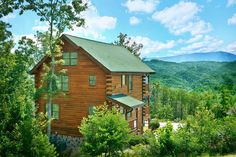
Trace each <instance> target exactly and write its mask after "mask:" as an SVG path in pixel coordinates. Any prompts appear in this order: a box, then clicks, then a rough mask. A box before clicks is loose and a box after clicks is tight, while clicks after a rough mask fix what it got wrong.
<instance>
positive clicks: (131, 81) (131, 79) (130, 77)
mask: <svg viewBox="0 0 236 157" xmlns="http://www.w3.org/2000/svg"><path fill="white" fill-rule="evenodd" d="M128 81H129V86H128V88H129V91H131V90H133V76H132V75H129V77H128Z"/></svg>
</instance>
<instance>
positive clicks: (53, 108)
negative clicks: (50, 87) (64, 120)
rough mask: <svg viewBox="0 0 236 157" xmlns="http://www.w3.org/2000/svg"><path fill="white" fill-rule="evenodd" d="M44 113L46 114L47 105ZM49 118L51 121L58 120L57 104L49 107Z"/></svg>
mask: <svg viewBox="0 0 236 157" xmlns="http://www.w3.org/2000/svg"><path fill="white" fill-rule="evenodd" d="M45 112H48V104H46V106H45ZM51 113H52V114H51V116H52V118H53V119H59V105H58V104H52V105H51Z"/></svg>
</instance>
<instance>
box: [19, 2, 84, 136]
mask: <svg viewBox="0 0 236 157" xmlns="http://www.w3.org/2000/svg"><path fill="white" fill-rule="evenodd" d="M19 8H20V14H23V13H24V12H25V11H28V10H30V11H33V12H35V13H36V14H37V15H38V16H39V18H40V21H43V22H45V23H46V24H48V26H49V27H48V32H45V33H38V34H37V37H38V39H40V40H39V41H40V42H41V45H40V46H42V50H43V51H44V54H45V55H46V57H49V58H50V60H49V65H46V64H45V65H44V71H45V73H44V76H43V85H44V89H45V90H40V92H44V93H45V94H46V96H47V104H48V106H49V107H48V118H49V119H51V105H52V101H53V97H55V96H56V95H57V94H58V90H57V88H54V87H55V82H56V80H57V76H56V72H55V71H56V65H58V64H61V63H62V62H63V61H61V60H60V59H59V57H61V56H62V53H61V49H62V47H61V45H62V44H63V43H62V42H61V40H60V37H61V35H62V33H63V32H64V31H65V30H66V29H73V25H76V26H77V27H80V26H83V25H84V23H85V21H84V19H83V18H81V16H80V14H81V12H83V11H84V10H86V9H87V3H84V2H82V0H72V1H67V0H45V1H43V0H25V1H24V3H21V4H20V5H19ZM28 44H29V43H28ZM38 95H39V94H38ZM50 134H51V125H50V123H49V125H48V136H50Z"/></svg>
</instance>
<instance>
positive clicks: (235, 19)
mask: <svg viewBox="0 0 236 157" xmlns="http://www.w3.org/2000/svg"><path fill="white" fill-rule="evenodd" d="M228 24H229V25H236V13H235V14H234V15H233V16H232V17H231V18H229V19H228Z"/></svg>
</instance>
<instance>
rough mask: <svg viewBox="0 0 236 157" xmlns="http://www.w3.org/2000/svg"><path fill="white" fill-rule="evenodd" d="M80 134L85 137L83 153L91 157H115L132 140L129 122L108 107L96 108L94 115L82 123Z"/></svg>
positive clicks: (82, 146) (82, 147)
mask: <svg viewBox="0 0 236 157" xmlns="http://www.w3.org/2000/svg"><path fill="white" fill-rule="evenodd" d="M80 132H81V133H82V135H83V137H84V140H83V142H82V145H81V151H82V152H84V153H86V154H88V155H91V156H97V155H101V154H103V153H104V154H105V156H114V155H116V154H117V153H118V151H121V150H122V149H123V147H124V146H125V145H127V144H128V142H129V140H130V134H129V132H130V129H129V127H128V122H127V121H126V120H125V119H124V117H123V116H122V115H121V114H120V113H118V112H117V111H115V110H109V109H108V108H107V106H106V105H104V106H101V107H97V108H95V112H94V114H93V115H91V116H89V117H88V118H85V119H84V120H83V121H82V125H81V127H80Z"/></svg>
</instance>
